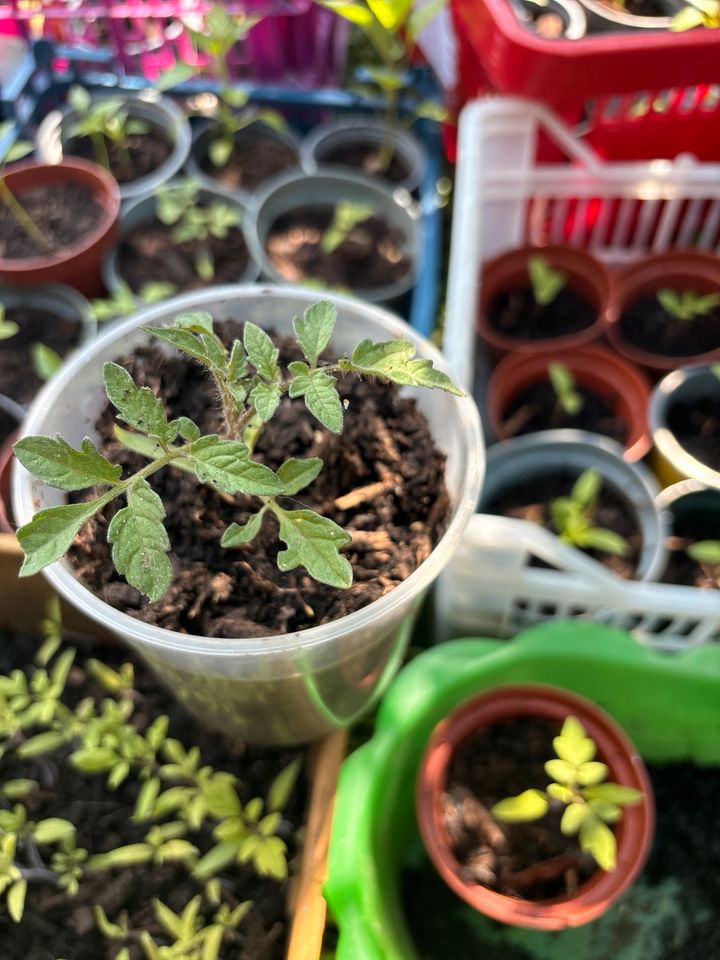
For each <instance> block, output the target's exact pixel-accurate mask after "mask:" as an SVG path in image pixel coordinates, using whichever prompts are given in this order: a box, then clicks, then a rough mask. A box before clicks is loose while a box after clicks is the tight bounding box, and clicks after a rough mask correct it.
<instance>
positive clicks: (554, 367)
mask: <svg viewBox="0 0 720 960" xmlns="http://www.w3.org/2000/svg"><path fill="white" fill-rule="evenodd" d="M548 376H549V378H550V383H551V384H552V388H553V390H554V391H555V396H556V398H557V402H558V404H559V405H560V407H561V408H562V409H563V410H564V411H565V413H566V414H567V415H568V416H569V417H575V416H577V415H578V413H580V411H581V410H582V408H583V406H584V405H585V401H584V399H583V395H582V394H581V393H580V392H579V390H578V389H577V386H576V384H575V378H574V377H573V375H572V373H571V372H570V370H569V369H568V368H567V367H566V366H565V364H564V363H550V364H548Z"/></svg>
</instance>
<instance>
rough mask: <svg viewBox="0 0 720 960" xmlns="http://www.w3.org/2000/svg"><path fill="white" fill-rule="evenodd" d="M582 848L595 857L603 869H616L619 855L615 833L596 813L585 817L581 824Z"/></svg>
mask: <svg viewBox="0 0 720 960" xmlns="http://www.w3.org/2000/svg"><path fill="white" fill-rule="evenodd" d="M580 848H581V849H582V850H584V851H585V853H589V854H591V855H592V856H593V857H594V858H595V862H596V863H597V865H598V866H599V867H600V869H601V870H607V871H612V870H614V869H615V864H616V857H617V843H616V840H615V834H614V833H613V832H612V830H611V829H610V828H609V827H608V826H606V825H605V824H604V823H603V822H602V820H600V819H599V818H598V817H596V816H595V815H594V814H591V815H590V816H588V817H585V819H584V820H583V822H582V824H581V826H580Z"/></svg>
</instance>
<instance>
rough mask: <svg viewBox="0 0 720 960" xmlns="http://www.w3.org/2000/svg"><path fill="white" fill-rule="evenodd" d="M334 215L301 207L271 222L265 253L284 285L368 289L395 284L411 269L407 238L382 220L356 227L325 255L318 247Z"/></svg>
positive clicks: (325, 209) (373, 219) (323, 209)
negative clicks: (405, 247)
mask: <svg viewBox="0 0 720 960" xmlns="http://www.w3.org/2000/svg"><path fill="white" fill-rule="evenodd" d="M333 212H334V208H333V207H331V206H327V207H301V208H299V209H297V210H292V211H291V212H290V213H287V214H285V215H284V216H282V217H279V218H278V219H277V220H276V221H275V223H273V225H272V227H271V228H270V231H269V233H268V237H267V240H266V241H265V248H266V250H267V253H268V256H269V257H270V260H271V261H272V263H273V265H274V267H275V269H276V270H277V271H278V273H280V275H281V276H282V277H283V279H284V280H286V281H287V282H288V283H302V282H303V281H304V280H319V281H321V282H322V283H323V284H326V285H327V286H328V287H335V288H338V287H339V288H346V289H350V290H366V289H370V288H372V287H384V286H386V285H387V284H391V283H395V282H397V281H398V280H401V279H402V278H403V277H404V276H405V274H406V273H407V272H408V271H409V270H410V268H411V266H412V264H411V261H410V258H409V257H408V256H407V255H406V254H405V253H404V251H403V243H404V240H405V237H404V236H403V234H402V232H401V231H400V230H397V229H396V228H395V227H391V226H390V225H389V224H388V223H387V222H386V221H385V220H383V219H382V217H370V218H369V219H368V220H365V221H363V222H362V223H359V224H357V226H355V227H353V228H352V230H350V231H349V232H348V234H347V236H346V237H345V239H344V240H343V241H342V243H341V244H340V245H339V246H338V247H336V249H335V250H333V251H332V253H323V251H322V249H321V246H320V242H321V239H322V237H323V235H324V234H325V232H326V231H327V229H328V228H329V227H330V224H331V223H332V220H333Z"/></svg>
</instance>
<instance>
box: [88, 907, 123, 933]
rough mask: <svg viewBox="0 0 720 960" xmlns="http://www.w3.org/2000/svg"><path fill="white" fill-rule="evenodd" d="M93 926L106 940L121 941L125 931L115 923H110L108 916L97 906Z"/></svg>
mask: <svg viewBox="0 0 720 960" xmlns="http://www.w3.org/2000/svg"><path fill="white" fill-rule="evenodd" d="M95 925H96V926H97V928H98V930H99V931H100V933H101V934H102V935H103V936H104V937H105V938H106V939H108V940H123V939H124V938H125V931H124V930H123V929H122V927H121V926H119V925H118V924H117V923H111V921H110V920H109V919H108V915H107V914H106V913H105V911H104V910H103V908H102V907H101V906H99V905H96V906H95Z"/></svg>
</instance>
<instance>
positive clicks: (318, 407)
mask: <svg viewBox="0 0 720 960" xmlns="http://www.w3.org/2000/svg"><path fill="white" fill-rule="evenodd" d="M288 392H289V395H290V396H291V397H293V398H294V397H303V399H304V400H305V406H306V407H307V409H308V410H309V411H310V413H311V414H312V415H313V416H314V417H316V418H317V419H318V420H319V421H320V423H321V424H322V425H323V426H324V427H327V429H328V430H332V432H333V433H342V427H343V405H342V403H341V401H340V397H339V395H338V392H337V384H336V383H335V380H334V378H333V377H331V376H330V375H329V374H327V373H324V372H323V371H322V370H313V371H311V372H310V373H309V374H308V375H307V376H302V375H301V376H296V377H295V379H294V380H293V381H292V383H291V384H290V388H289V391H288Z"/></svg>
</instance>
